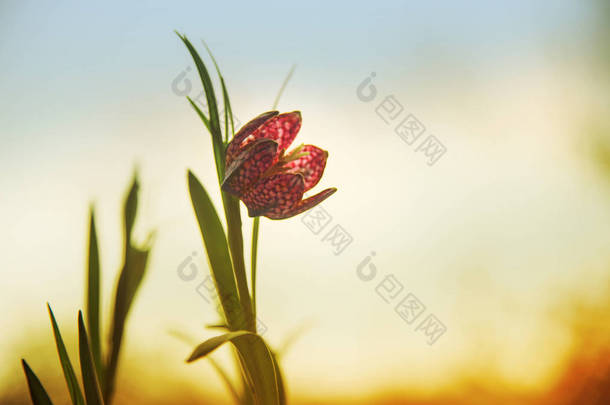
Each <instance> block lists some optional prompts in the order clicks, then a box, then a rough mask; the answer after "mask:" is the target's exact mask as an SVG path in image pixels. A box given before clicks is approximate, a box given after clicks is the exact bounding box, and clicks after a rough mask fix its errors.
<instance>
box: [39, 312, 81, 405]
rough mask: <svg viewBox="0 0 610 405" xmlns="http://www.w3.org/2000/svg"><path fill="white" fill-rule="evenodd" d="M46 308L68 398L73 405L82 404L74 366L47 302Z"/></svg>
mask: <svg viewBox="0 0 610 405" xmlns="http://www.w3.org/2000/svg"><path fill="white" fill-rule="evenodd" d="M47 309H48V310H49V317H50V318H51V324H52V325H53V335H54V336H55V345H56V346H57V353H58V354H59V361H60V363H61V368H62V369H63V371H64V378H65V380H66V384H67V385H68V391H69V392H70V398H71V399H72V403H73V404H74V405H84V404H85V400H84V399H83V394H82V392H81V390H80V386H79V385H78V380H77V379H76V374H75V373H74V368H72V363H71V362H70V357H69V356H68V352H67V351H66V346H65V345H64V340H63V339H62V337H61V333H60V332H59V327H58V326H57V321H56V320H55V315H53V310H52V309H51V306H50V305H49V304H47Z"/></svg>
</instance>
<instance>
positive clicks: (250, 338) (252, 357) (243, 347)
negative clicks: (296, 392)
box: [187, 331, 280, 405]
mask: <svg viewBox="0 0 610 405" xmlns="http://www.w3.org/2000/svg"><path fill="white" fill-rule="evenodd" d="M227 342H231V343H232V344H233V345H234V346H235V348H236V349H237V351H238V353H239V355H240V358H241V361H242V362H243V364H244V369H245V372H246V373H247V377H248V380H249V381H251V382H252V387H253V389H254V398H255V401H257V404H260V405H279V404H280V394H279V391H278V383H277V376H276V372H275V362H274V360H273V357H272V354H271V351H270V350H269V348H268V347H267V345H266V344H265V341H264V340H263V339H262V338H261V337H260V336H259V335H257V334H255V333H252V332H249V331H236V332H230V333H226V334H224V335H220V336H216V337H213V338H211V339H208V340H206V341H205V342H203V343H201V344H200V345H199V346H197V347H196V348H195V350H194V351H193V353H192V354H191V356H190V357H189V358H188V360H187V362H193V361H195V360H197V359H200V358H202V357H205V356H207V355H208V354H210V353H211V352H213V351H214V350H216V349H217V348H218V347H220V346H221V345H223V344H224V343H227Z"/></svg>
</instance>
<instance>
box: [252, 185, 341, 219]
mask: <svg viewBox="0 0 610 405" xmlns="http://www.w3.org/2000/svg"><path fill="white" fill-rule="evenodd" d="M335 191H337V189H336V188H334V187H333V188H327V189H326V190H324V191H320V192H319V193H318V194H316V195H314V196H311V197H309V198H306V199H304V200H301V201H299V202H298V203H296V204H295V205H293V206H292V207H290V208H289V209H287V210H283V211H281V210H273V211H269V212H268V213H266V214H264V215H265V216H266V217H267V218H270V219H286V218H290V217H293V216H295V215H298V214H300V213H302V212H304V211H307V210H308V209H310V208H313V207H315V206H316V205H318V204H320V203H321V202H322V201H324V200H326V199H327V198H328V197H330V196H331V195H333V194H334V193H335Z"/></svg>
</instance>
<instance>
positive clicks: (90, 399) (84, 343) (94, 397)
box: [78, 311, 104, 405]
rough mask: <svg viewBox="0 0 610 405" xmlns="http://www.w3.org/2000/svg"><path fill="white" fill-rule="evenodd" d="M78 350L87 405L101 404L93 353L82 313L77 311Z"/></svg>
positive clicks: (102, 401)
mask: <svg viewBox="0 0 610 405" xmlns="http://www.w3.org/2000/svg"><path fill="white" fill-rule="evenodd" d="M78 351H79V354H80V368H81V373H82V377H83V386H84V387H85V398H86V399H87V405H103V404H104V400H103V399H102V391H101V390H100V385H99V380H98V378H97V373H96V372H95V365H94V364H93V355H92V354H91V348H90V346H89V338H88V337H87V330H86V329H85V323H84V322H83V313H82V312H81V311H78Z"/></svg>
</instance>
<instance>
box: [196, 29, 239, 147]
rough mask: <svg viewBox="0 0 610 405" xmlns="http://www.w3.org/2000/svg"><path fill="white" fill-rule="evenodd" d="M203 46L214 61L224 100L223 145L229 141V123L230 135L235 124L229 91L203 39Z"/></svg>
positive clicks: (233, 130) (214, 59)
mask: <svg viewBox="0 0 610 405" xmlns="http://www.w3.org/2000/svg"><path fill="white" fill-rule="evenodd" d="M201 42H202V43H203V46H205V49H206V51H208V55H210V59H212V63H214V67H215V68H216V73H217V74H218V78H219V79H220V86H221V87H222V100H223V102H224V113H225V114H224V115H225V137H224V143H225V145H226V144H227V143H228V142H229V123H231V135H233V134H234V133H235V125H234V123H233V109H232V108H231V101H230V100H229V92H228V91H227V85H226V83H225V78H224V77H223V76H222V73H220V67H218V63H217V62H216V58H215V57H214V54H213V53H212V50H211V49H210V47H209V46H208V44H206V43H205V41H203V40H202V41H201Z"/></svg>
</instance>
